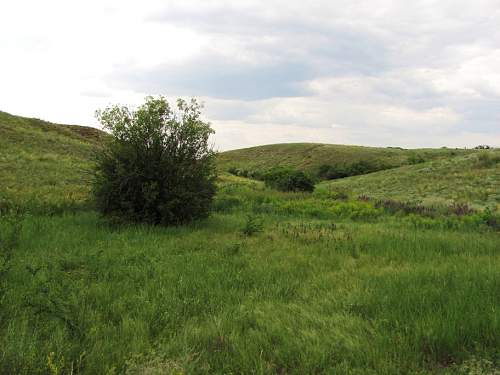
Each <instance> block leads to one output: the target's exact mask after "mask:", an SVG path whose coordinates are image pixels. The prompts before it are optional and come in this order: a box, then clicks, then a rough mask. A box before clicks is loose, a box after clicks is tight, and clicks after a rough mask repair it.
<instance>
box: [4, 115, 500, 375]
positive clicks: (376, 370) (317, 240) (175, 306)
mask: <svg viewBox="0 0 500 375" xmlns="http://www.w3.org/2000/svg"><path fill="white" fill-rule="evenodd" d="M1 115H2V116H6V115H4V114H1ZM14 120H15V118H11V119H9V121H10V123H11V124H13V121H14ZM16 121H21V120H16ZM24 121H27V122H24ZM28 121H33V120H22V121H21V122H17V123H16V124H17V125H15V126H18V127H19V128H16V129H15V130H13V129H12V127H9V126H10V125H9V126H5V125H4V124H5V123H6V121H5V120H3V122H0V125H1V126H0V132H2V133H1V135H2V136H1V137H0V143H1V146H2V147H1V148H0V160H1V163H3V164H2V169H1V172H0V173H1V174H2V182H0V198H4V199H5V201H8V202H10V203H9V204H11V205H14V206H17V205H20V206H21V207H22V210H20V211H19V212H17V214H16V212H15V210H14V211H12V212H10V213H8V212H6V211H2V212H0V214H1V215H0V373H2V374H3V373H5V374H14V373H15V374H121V373H127V374H184V373H185V374H213V373H216V374H229V373H233V374H238V373H242V374H247V373H255V374H310V373H315V374H320V373H321V374H359V375H361V374H374V375H375V374H377V375H378V374H448V375H451V374H468V375H473V374H490V375H491V374H495V375H498V374H499V373H500V252H499V249H500V232H499V228H500V217H499V215H498V212H496V211H495V210H494V207H493V205H492V202H495V201H496V200H495V194H498V185H495V182H494V181H496V180H494V179H495V178H497V176H498V174H495V173H494V172H496V171H498V169H497V168H498V164H497V162H496V158H495V154H494V153H491V154H488V155H489V156H487V157H483V156H480V154H474V155H469V154H466V155H460V154H456V155H450V156H451V157H450V158H444V157H440V158H439V161H438V160H437V159H436V160H434V161H430V162H427V164H419V165H415V166H404V167H401V168H397V169H394V170H391V171H384V172H377V173H373V174H370V175H366V176H361V177H352V178H348V179H345V180H342V181H336V182H333V183H332V182H329V183H323V184H321V185H320V186H318V188H317V189H316V191H315V192H314V193H283V192H277V191H274V190H270V189H268V188H266V187H265V186H264V185H263V183H261V182H259V181H253V180H250V179H245V178H240V177H235V176H230V175H226V174H222V175H221V176H220V178H219V181H218V187H219V188H218V193H217V196H216V199H215V202H214V205H213V212H212V214H211V216H210V217H209V218H208V219H206V220H201V221H197V222H194V223H192V224H190V225H185V226H179V227H170V228H161V227H150V226H142V225H121V226H113V225H111V224H109V223H107V222H105V221H104V220H103V219H101V218H100V217H99V216H98V215H97V214H96V213H95V212H94V211H93V210H92V208H91V206H90V205H89V202H88V189H89V188H88V185H87V177H86V176H87V173H88V172H87V171H88V170H89V168H90V167H91V156H92V155H93V153H95V152H96V150H98V141H96V140H95V138H92V137H90V138H88V136H84V137H82V136H81V134H76V133H74V130H73V129H72V128H66V127H63V128H57V127H56V128H52V127H53V126H56V125H50V124H46V123H41V124H40V126H42V125H43V126H48V127H50V130H46V131H45V130H42V129H41V128H39V127H38V125H37V124H38V123H35V124H32V123H29V122H28ZM12 126H14V125H12ZM9 129H10V130H9ZM75 129H76V128H75ZM98 134H99V133H98ZM396 152H397V151H396ZM436 152H441V151H440V150H437V151H436ZM45 154H52V155H53V157H51V158H50V159H47V160H45V159H43V157H44V155H45ZM16 155H20V156H19V157H18V158H16ZM443 163H444V164H443ZM446 163H449V164H446ZM5 166H7V167H8V168H7V169H5V168H4V167H5ZM473 166H474V169H472V167H473ZM476 167H478V168H476ZM420 168H424V169H425V168H431V170H430V171H431V172H426V173H428V174H427V175H426V176H430V175H435V177H432V179H431V178H430V177H427V180H426V181H428V183H429V184H430V186H431V185H432V186H434V185H436V184H437V183H442V184H443V186H444V187H443V188H440V189H439V190H437V189H435V188H432V186H431V188H429V190H428V191H432V192H435V191H438V192H439V195H438V198H439V199H438V202H437V203H439V205H437V203H436V202H435V199H433V200H431V201H432V202H433V208H428V209H425V210H421V209H420V208H419V207H418V206H415V207H413V206H411V207H410V206H408V207H410V208H412V207H413V208H418V209H414V210H413V208H412V209H407V208H408V207H406V206H402V209H394V207H393V206H391V207H392V208H390V207H386V206H384V205H377V204H376V202H375V200H371V199H365V198H363V199H360V200H359V199H357V198H356V197H357V194H360V195H361V194H366V195H370V196H373V197H374V198H376V197H384V198H394V197H395V196H396V193H398V191H399V193H398V194H400V195H399V196H400V197H401V199H402V200H407V199H413V198H414V199H413V200H419V199H420V197H424V198H426V196H424V195H423V193H422V192H424V190H418V189H417V188H415V187H414V186H413V185H414V184H416V185H417V186H418V184H420V183H424V182H421V179H420V178H419V177H418V176H420V174H423V173H424V172H421V171H420ZM82 171H83V172H82ZM461 171H462V172H461ZM397 173H399V175H397ZM419 173H420V174H419ZM460 173H462V174H460ZM386 174H388V175H389V176H392V178H393V179H392V180H390V181H391V182H390V183H387V184H386V185H384V181H386V180H387V179H389V177H387V176H386ZM49 176H52V178H53V180H52V182H51V183H49V180H48V178H49ZM384 176H386V177H384ZM397 176H400V177H397ZM453 176H456V179H455V180H451V181H450V182H445V181H442V180H443V179H444V180H447V179H448V178H450V179H451V178H454V177H453ZM461 176H467V180H466V181H464V178H463V177H461ZM439 177H440V178H439ZM363 179H365V182H363ZM471 179H472V180H471ZM489 179H491V180H492V182H491V185H486V184H490V182H487V181H489ZM5 181H8V182H7V183H6V182H5ZM470 181H476V182H474V183H472V182H470ZM25 184H27V187H25V186H24V185H25ZM370 184H371V185H370ZM398 184H399V185H398ZM476 184H477V185H476ZM394 185H397V186H398V187H397V188H396V187H394V189H395V190H394V192H392V191H391V190H389V189H390V188H391V187H392V186H394ZM404 186H406V192H405V191H404ZM461 186H465V187H464V188H463V189H464V191H466V192H467V191H469V192H471V194H473V195H471V196H470V197H467V196H466V195H464V194H463V193H461V192H460V191H461V190H460V189H461ZM484 186H490V187H489V189H490V190H491V192H490V193H488V194H486V193H484V195H477V196H476V195H474V194H475V191H476V190H477V189H479V190H480V189H483V188H484ZM377 189H379V190H377ZM397 189H400V190H397ZM433 189H434V190H433ZM486 189H487V188H486ZM345 190H349V192H350V193H351V194H350V197H345V196H344V195H343V194H339V191H345ZM490 190H486V191H490ZM39 191H40V193H39ZM425 191H427V190H425ZM454 192H456V193H454ZM451 193H453V194H457V197H459V198H460V200H459V201H460V202H462V199H464V201H466V202H468V203H474V204H475V205H476V206H477V207H478V208H480V209H479V210H476V211H471V210H463V209H462V210H457V209H456V207H455V206H451V207H450V206H448V204H449V203H451V201H448V195H447V194H451ZM420 194H422V195H420ZM432 194H435V193H432ZM75 196H76V198H75ZM33 197H35V198H33ZM432 197H435V195H432ZM463 197H465V198H463ZM474 197H477V200H476V198H474ZM469 198H470V199H469ZM451 199H454V197H452V198H451ZM432 202H431V203H432ZM434 203H436V204H434ZM32 205H33V209H31V208H32ZM485 206H491V210H482V208H483V207H485ZM53 207H59V209H57V210H54V209H53ZM395 207H396V208H397V207H399V206H397V205H396V206H395ZM389 208H390V209H389Z"/></svg>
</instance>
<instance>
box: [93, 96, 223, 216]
mask: <svg viewBox="0 0 500 375" xmlns="http://www.w3.org/2000/svg"><path fill="white" fill-rule="evenodd" d="M200 115H201V106H200V104H198V103H197V102H196V100H194V99H192V100H191V101H190V102H186V101H184V100H181V99H179V100H178V101H177V106H176V108H175V109H173V108H171V107H170V105H169V103H168V102H167V101H166V99H165V98H163V97H159V98H152V97H148V98H146V102H145V103H144V104H143V105H142V106H140V107H139V108H138V110H136V111H130V110H129V109H128V108H126V107H119V106H113V107H110V108H107V109H105V110H104V111H98V112H97V117H98V118H99V120H100V122H101V123H102V125H103V126H104V128H105V129H107V130H109V131H110V132H111V135H112V137H111V139H110V140H109V141H108V142H107V143H106V145H105V147H104V149H103V151H102V153H101V154H100V155H99V156H98V159H97V169H96V178H95V184H94V196H95V201H96V205H97V208H98V210H99V211H100V212H101V213H102V214H103V215H105V216H108V217H111V218H113V219H117V220H119V221H138V222H146V223H151V224H162V225H170V224H180V223H184V222H187V221H190V220H193V219H196V218H201V217H206V216H207V215H208V213H209V209H210V204H211V202H212V199H213V196H214V194H215V164H214V157H215V153H214V152H213V150H212V149H211V147H210V146H209V143H208V139H209V136H210V135H211V134H212V133H213V130H212V129H211V128H210V124H208V123H206V122H203V121H202V120H201V119H200Z"/></svg>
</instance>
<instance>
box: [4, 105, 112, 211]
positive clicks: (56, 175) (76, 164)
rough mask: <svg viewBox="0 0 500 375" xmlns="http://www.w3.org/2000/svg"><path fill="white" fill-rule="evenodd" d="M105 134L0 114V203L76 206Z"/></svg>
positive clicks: (84, 194) (83, 197)
mask: <svg viewBox="0 0 500 375" xmlns="http://www.w3.org/2000/svg"><path fill="white" fill-rule="evenodd" d="M103 136H105V133H104V132H102V131H100V130H98V129H95V128H90V127H85V126H76V125H75V126H73V125H58V124H52V123H49V122H46V121H42V120H38V119H32V118H25V117H20V116H13V115H10V114H8V113H5V112H0V203H1V202H4V204H5V202H12V203H15V204H16V205H23V204H24V203H26V202H27V201H31V205H32V206H33V205H35V206H36V205H37V204H42V205H58V204H62V202H64V204H68V202H69V203H71V204H80V203H82V202H84V201H85V200H86V199H87V197H88V191H89V187H88V185H89V184H88V183H86V181H88V178H89V168H90V167H91V165H92V161H91V160H92V157H93V155H94V153H95V151H96V149H97V148H98V145H99V142H100V140H102V138H103Z"/></svg>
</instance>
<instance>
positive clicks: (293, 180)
mask: <svg viewBox="0 0 500 375" xmlns="http://www.w3.org/2000/svg"><path fill="white" fill-rule="evenodd" d="M262 180H263V181H264V182H265V184H266V186H269V187H271V188H274V189H277V190H279V191H308V192H311V191H313V190H314V182H313V180H312V179H311V178H309V177H308V176H307V175H306V174H305V173H304V172H302V171H297V170H293V169H288V168H280V167H278V168H273V169H270V170H269V171H267V172H266V173H264V174H263V175H262Z"/></svg>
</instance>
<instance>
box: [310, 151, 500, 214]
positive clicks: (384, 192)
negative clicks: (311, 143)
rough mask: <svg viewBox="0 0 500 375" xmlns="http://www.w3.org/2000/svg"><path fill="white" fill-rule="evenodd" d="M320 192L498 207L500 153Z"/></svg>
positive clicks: (336, 184)
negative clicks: (329, 191)
mask: <svg viewBox="0 0 500 375" xmlns="http://www.w3.org/2000/svg"><path fill="white" fill-rule="evenodd" d="M319 188H320V189H329V190H345V191H348V192H351V193H353V194H355V195H366V196H368V197H373V198H384V199H396V200H405V201H422V202H423V203H424V204H432V203H450V202H468V203H471V204H473V205H475V206H485V205H490V206H495V205H498V204H499V203H500V150H492V151H481V152H479V153H476V154H470V155H465V156H460V157H455V158H449V159H440V160H435V161H430V162H427V163H422V164H417V165H408V166H402V167H400V168H396V169H391V170H386V171H380V172H375V173H371V174H367V175H363V176H354V177H349V178H344V179H339V180H335V181H328V182H323V183H321V184H320V185H319Z"/></svg>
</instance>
